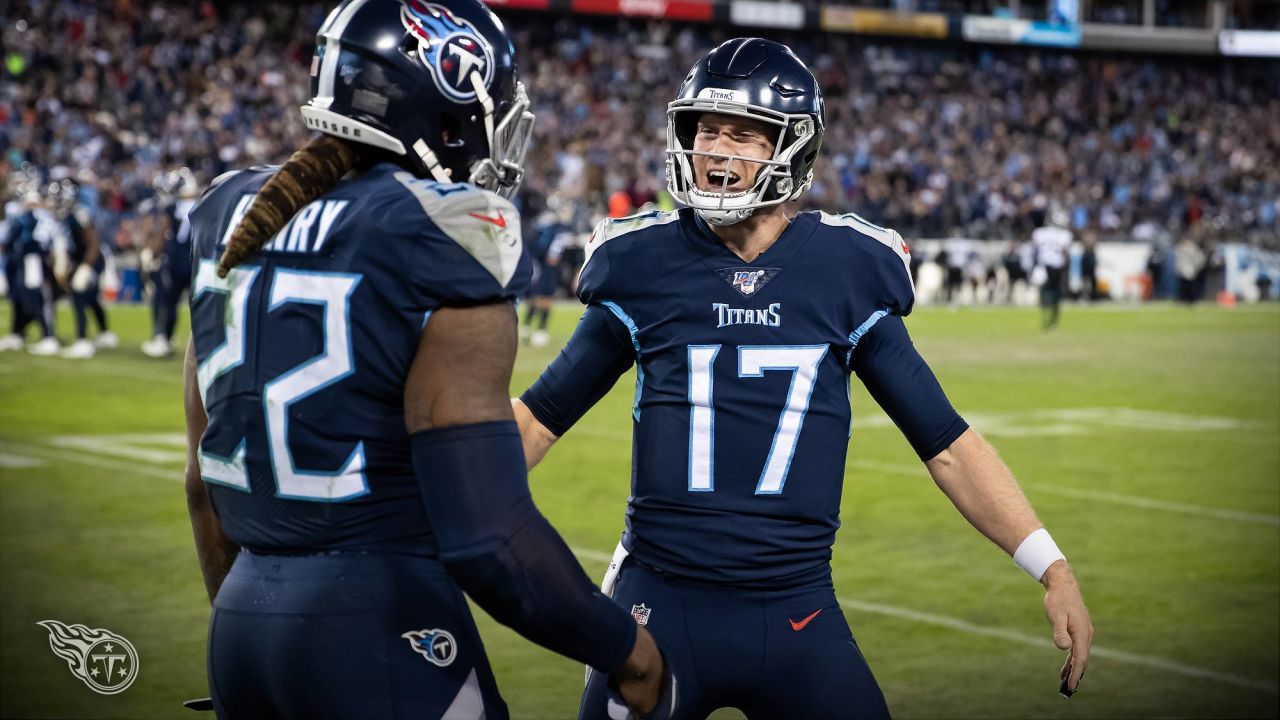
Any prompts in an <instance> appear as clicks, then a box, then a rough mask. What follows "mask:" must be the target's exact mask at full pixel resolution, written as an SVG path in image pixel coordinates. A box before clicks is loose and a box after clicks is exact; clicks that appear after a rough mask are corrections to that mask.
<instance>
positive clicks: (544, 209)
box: [0, 0, 1280, 265]
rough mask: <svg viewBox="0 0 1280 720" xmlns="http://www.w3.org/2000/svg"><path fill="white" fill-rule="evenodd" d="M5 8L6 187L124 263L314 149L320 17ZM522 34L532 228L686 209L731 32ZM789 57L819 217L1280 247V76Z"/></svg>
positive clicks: (870, 46)
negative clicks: (39, 185)
mask: <svg viewBox="0 0 1280 720" xmlns="http://www.w3.org/2000/svg"><path fill="white" fill-rule="evenodd" d="M7 6H8V8H9V9H8V11H7V15H8V16H7V17H5V18H3V20H4V23H3V33H2V35H0V45H2V47H0V51H2V53H3V56H4V70H3V74H4V76H5V82H3V83H2V84H0V151H3V160H0V183H3V184H6V185H12V184H13V182H12V178H13V176H14V172H15V171H16V170H17V169H18V168H20V167H22V166H24V165H27V166H28V167H29V169H30V170H32V171H34V172H36V173H38V174H39V175H40V177H41V180H42V181H43V182H47V181H49V180H58V179H61V178H63V177H72V178H74V179H76V180H77V181H78V182H79V184H80V187H81V193H82V200H83V202H84V203H85V204H87V205H88V206H89V207H90V208H91V209H92V214H93V222H94V225H95V226H96V228H97V229H98V231H99V234H100V236H101V237H102V238H103V241H104V243H105V244H106V245H107V246H108V248H110V249H113V250H116V251H123V253H122V254H123V257H124V258H126V259H127V258H128V257H129V251H130V249H131V248H137V247H139V246H140V245H141V244H142V242H143V241H142V236H143V234H144V230H143V229H144V227H145V223H141V222H139V220H138V216H139V209H140V208H142V207H144V204H145V202H146V201H147V200H148V199H151V198H152V197H153V195H154V194H155V193H156V190H155V185H156V180H157V179H158V178H162V177H165V176H166V175H167V174H168V173H171V172H173V171H174V170H175V169H177V168H179V167H187V168H191V170H192V171H193V172H194V175H195V177H196V178H197V179H198V180H199V181H200V182H201V183H203V182H207V181H208V180H209V179H211V178H212V177H214V176H216V175H217V174H219V173H221V172H223V171H225V170H227V169H231V168H235V167H243V166H246V165H251V164H257V163H271V162H280V161H282V160H283V159H284V158H285V157H287V155H288V154H289V153H290V152H291V151H292V150H293V149H295V148H297V147H299V146H301V145H302V144H303V143H304V142H305V139H306V136H307V135H308V133H307V131H306V129H305V127H304V126H303V124H302V122H301V121H300V119H299V117H298V114H297V107H298V106H299V105H300V104H301V103H302V102H304V101H305V99H306V97H307V87H308V63H309V61H310V58H311V51H312V47H313V43H314V34H315V29H316V28H317V27H318V26H319V24H320V22H321V21H322V20H323V17H324V12H325V10H326V5H325V4H323V3H310V4H292V3H280V2H260V3H253V4H235V5H229V6H228V5H225V4H216V5H215V4H214V3H212V2H207V1H206V2H186V3H175V2H158V3H141V2H134V1H131V0H113V1H107V0H100V1H98V2H56V3H55V2H32V3H22V2H18V3H12V4H7ZM512 25H513V30H514V32H513V35H514V37H515V43H516V46H517V48H518V50H519V52H520V53H521V57H522V68H521V71H522V73H523V75H524V78H525V81H526V84H527V85H528V86H529V89H530V93H531V94H532V96H533V103H534V108H533V109H534V112H535V113H536V114H537V117H538V121H537V127H536V133H535V139H534V146H533V149H532V150H531V151H530V161H529V162H528V167H529V172H528V173H527V175H526V181H525V185H524V188H523V189H522V191H521V197H520V202H521V204H522V205H523V208H524V216H525V219H526V222H527V223H533V222H534V221H535V219H537V218H539V217H541V218H543V220H544V223H543V224H544V225H545V220H546V218H547V217H548V214H549V212H550V213H552V214H554V215H555V219H556V220H557V221H558V222H560V223H562V224H563V225H564V226H565V227H567V228H569V229H571V230H574V231H576V232H579V233H581V232H585V231H588V230H589V228H590V227H591V224H592V222H593V221H594V220H595V219H597V218H598V217H600V216H601V215H604V214H610V215H615V216H616V215H621V214H625V213H629V212H632V211H633V210H634V209H635V208H638V207H641V206H643V205H645V204H647V203H655V204H657V205H658V206H659V207H664V208H665V207H670V206H671V205H672V203H671V200H670V198H669V197H667V195H666V193H665V191H664V189H663V187H664V178H663V175H664V149H665V122H666V117H665V106H666V102H667V100H668V99H669V98H671V97H672V96H673V94H674V93H675V91H676V88H677V86H678V84H679V82H680V79H681V73H682V69H683V68H687V67H688V66H689V65H690V64H691V63H692V62H693V60H694V59H695V58H696V57H697V56H699V55H700V54H701V53H704V52H706V50H707V49H708V48H709V47H712V46H713V45H714V44H716V43H718V42H720V41H721V40H722V39H724V38H725V37H727V36H728V33H729V32H730V31H729V30H727V29H724V28H714V27H707V26H690V25H672V24H670V23H665V22H659V21H629V20H618V19H603V18H599V19H583V18H566V17H554V16H544V15H520V16H518V17H517V18H515V19H514V21H513V22H512ZM783 39H785V40H786V41H788V42H789V43H791V44H792V45H793V47H794V48H795V49H796V51H797V52H798V54H800V56H801V57H802V58H805V59H806V60H807V61H808V62H809V63H810V65H811V67H812V68H813V69H814V72H815V74H817V76H818V79H819V81H820V82H821V84H822V87H823V88H824V90H825V92H826V98H827V112H828V130H827V136H826V141H825V146H824V153H823V156H822V158H821V160H820V161H819V164H818V171H817V172H818V176H817V178H816V181H815V183H814V186H813V190H812V192H810V193H809V194H808V195H807V197H806V198H805V200H804V201H803V202H804V204H805V205H807V206H809V207H820V208H823V209H826V210H831V211H838V212H847V211H854V212H857V213H859V214H860V215H862V216H864V217H866V218H867V219H869V220H871V221H872V222H875V223H878V224H882V225H887V226H891V227H894V228H896V229H898V230H900V231H901V232H902V233H903V235H904V236H906V237H908V238H946V237H955V236H963V237H966V238H973V239H979V240H984V239H985V240H1001V241H1010V240H1015V241H1016V240H1021V239H1025V238H1026V237H1027V236H1028V235H1029V233H1030V232H1031V230H1032V229H1033V228H1035V227H1036V226H1038V225H1040V224H1043V222H1044V218H1045V216H1046V215H1047V213H1049V212H1051V211H1053V210H1061V211H1063V212H1065V213H1066V214H1067V217H1068V218H1069V223H1070V226H1071V228H1072V229H1073V230H1075V231H1076V232H1077V233H1079V234H1080V235H1079V236H1080V237H1084V238H1091V239H1100V240H1128V239H1133V238H1136V239H1138V240H1140V241H1146V242H1152V243H1154V244H1156V245H1157V246H1163V247H1165V248H1169V249H1171V248H1172V247H1173V245H1174V244H1176V242H1177V241H1179V240H1180V239H1181V238H1182V237H1184V236H1190V237H1192V238H1193V239H1195V240H1197V241H1199V242H1201V243H1203V244H1204V245H1212V244H1213V243H1216V242H1225V241H1230V242H1245V243H1249V244H1252V245H1254V246H1257V247H1263V248H1272V249H1274V248H1277V247H1280V219H1278V218H1277V215H1278V214H1280V161H1277V158H1280V73H1277V72H1275V70H1276V65H1275V63H1274V62H1268V61H1248V60H1227V59H1222V58H1213V59H1207V58H1204V59H1187V58H1169V59H1145V58H1137V57H1106V56H1099V55H1088V54H1071V53H1065V52H1057V51H1048V50H1027V49H1015V48H1001V49H991V48H983V47H979V46H972V45H965V46H956V45H944V44H926V43H920V42H897V43H895V42H884V41H878V42H868V41H867V40H866V39H865V38H858V37H854V36H848V35H836V34H820V35H805V36H790V37H784V38H783ZM0 191H2V194H3V195H5V197H6V198H8V197H11V196H12V195H13V188H12V187H7V186H6V187H0ZM533 230H534V228H533V227H529V228H528V232H527V235H529V236H533V235H534V234H535V233H533V232H532V231H533ZM570 245H572V243H570ZM125 264H126V265H127V261H126V263H125Z"/></svg>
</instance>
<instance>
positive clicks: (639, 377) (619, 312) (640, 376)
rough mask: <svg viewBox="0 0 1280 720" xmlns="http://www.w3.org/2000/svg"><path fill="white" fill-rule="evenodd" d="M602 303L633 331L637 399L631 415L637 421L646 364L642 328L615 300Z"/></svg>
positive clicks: (628, 329) (632, 344)
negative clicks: (641, 349) (642, 343)
mask: <svg viewBox="0 0 1280 720" xmlns="http://www.w3.org/2000/svg"><path fill="white" fill-rule="evenodd" d="M600 304H601V305H603V306H605V307H607V308H609V312H611V313H613V314H614V315H615V316H616V317H617V318H618V319H619V320H621V321H622V324H623V325H626V326H627V332H629V333H631V346H632V347H634V348H635V349H636V399H635V402H634V403H633V404H632V406H631V417H632V418H634V419H635V420H636V421H637V422H638V421H639V420H640V392H641V390H643V389H644V366H643V365H641V364H640V337H639V333H640V328H637V327H636V321H635V320H632V319H631V316H630V315H628V314H627V313H626V311H625V310H623V309H622V308H620V307H618V304H617V303H614V302H607V301H606V302H602V303H600Z"/></svg>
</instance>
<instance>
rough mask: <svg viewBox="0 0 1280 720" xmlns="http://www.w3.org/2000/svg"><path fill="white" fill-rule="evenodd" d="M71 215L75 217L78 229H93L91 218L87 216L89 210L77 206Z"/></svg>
mask: <svg viewBox="0 0 1280 720" xmlns="http://www.w3.org/2000/svg"><path fill="white" fill-rule="evenodd" d="M71 214H72V215H73V216H74V217H75V219H76V222H78V223H80V227H82V228H89V227H93V216H91V215H90V214H89V208H87V207H85V206H83V205H77V206H76V207H75V209H74V210H72V211H71Z"/></svg>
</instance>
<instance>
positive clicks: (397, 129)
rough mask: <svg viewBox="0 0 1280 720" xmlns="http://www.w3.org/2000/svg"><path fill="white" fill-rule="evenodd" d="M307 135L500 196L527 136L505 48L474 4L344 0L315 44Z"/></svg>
mask: <svg viewBox="0 0 1280 720" xmlns="http://www.w3.org/2000/svg"><path fill="white" fill-rule="evenodd" d="M311 94H312V98H311V100H309V101H308V102H307V104H306V105H303V106H302V117H303V118H304V120H305V121H306V123H307V127H310V128H312V129H313V130H318V131H320V132H323V133H328V134H330V135H334V136H336V137H340V138H343V139H346V140H351V141H353V142H358V143H364V144H366V145H372V146H373V147H377V148H381V149H383V150H387V151H390V152H391V153H394V154H395V155H398V156H401V157H402V158H403V162H405V164H406V165H408V166H409V167H410V169H412V170H413V171H414V173H415V174H417V175H418V176H420V177H427V178H433V179H435V180H437V181H440V182H470V183H473V184H475V185H478V186H480V187H483V188H485V189H488V190H493V191H494V192H497V193H499V194H501V195H503V196H508V197H509V196H510V195H511V194H512V193H514V192H515V190H516V188H517V187H518V186H519V184H520V180H521V178H522V177H523V175H524V167H523V163H524V155H525V151H526V150H527V149H528V146H529V138H530V136H531V135H532V132H533V114H532V113H530V112H529V111H528V109H529V98H528V95H527V94H526V93H525V90H524V86H523V85H522V84H521V83H520V82H519V80H518V79H517V77H516V63H515V48H513V47H512V45H511V41H510V39H509V38H508V37H507V33H506V30H505V29H504V28H503V26H502V21H500V20H499V19H498V18H497V16H496V15H494V14H493V13H492V12H491V11H490V10H489V9H488V8H486V7H485V6H484V5H482V4H481V3H480V2H479V0H430V1H428V0H346V1H345V2H343V3H342V4H341V5H339V6H338V7H337V8H336V9H334V11H333V12H331V13H329V17H328V18H327V19H325V21H324V25H322V26H321V27H320V32H319V33H318V34H317V35H316V53H315V56H314V57H313V58H312V60H311Z"/></svg>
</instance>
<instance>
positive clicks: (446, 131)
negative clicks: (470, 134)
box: [440, 113, 466, 148]
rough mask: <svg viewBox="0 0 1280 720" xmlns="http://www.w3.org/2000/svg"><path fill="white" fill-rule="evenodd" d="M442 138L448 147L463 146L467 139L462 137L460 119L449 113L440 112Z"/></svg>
mask: <svg viewBox="0 0 1280 720" xmlns="http://www.w3.org/2000/svg"><path fill="white" fill-rule="evenodd" d="M440 139H441V141H443V142H444V144H445V146H446V147H453V148H456V147H462V146H463V145H466V141H465V140H463V139H462V126H461V125H459V124H458V119H457V118H455V117H454V116H453V115H450V114H449V113H440Z"/></svg>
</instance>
